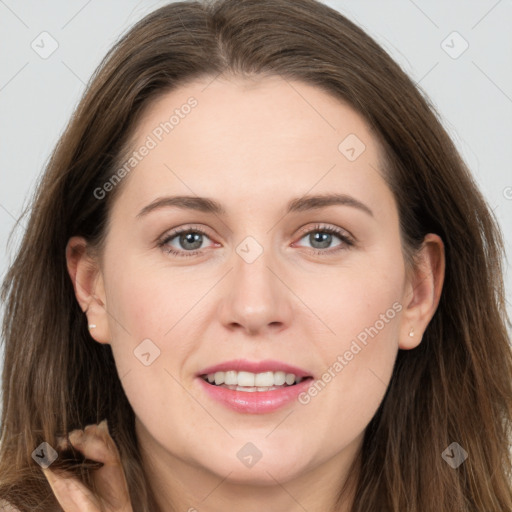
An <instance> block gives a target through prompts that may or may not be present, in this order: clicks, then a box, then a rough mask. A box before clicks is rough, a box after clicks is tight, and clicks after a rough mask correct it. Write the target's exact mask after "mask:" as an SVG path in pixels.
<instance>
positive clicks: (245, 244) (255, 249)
mask: <svg viewBox="0 0 512 512" xmlns="http://www.w3.org/2000/svg"><path fill="white" fill-rule="evenodd" d="M236 253H237V254H238V255H239V256H240V257H241V258H242V259H243V260H244V261H245V262H246V263H254V262H255V261H256V260H257V259H258V258H259V257H260V256H261V255H262V254H263V247H262V246H261V244H259V243H258V241H257V240H256V239H255V238H253V237H252V236H248V237H246V238H244V239H243V240H242V241H241V242H240V243H239V244H238V245H237V247H236Z"/></svg>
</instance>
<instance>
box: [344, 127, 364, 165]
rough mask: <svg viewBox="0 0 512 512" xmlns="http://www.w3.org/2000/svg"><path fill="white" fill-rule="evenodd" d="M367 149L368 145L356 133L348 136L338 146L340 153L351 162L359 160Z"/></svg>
mask: <svg viewBox="0 0 512 512" xmlns="http://www.w3.org/2000/svg"><path fill="white" fill-rule="evenodd" d="M365 149H366V145H365V144H364V142H363V141H362V140H361V139H360V138H359V137H358V136H357V135H356V134H355V133H351V134H350V135H347V136H346V137H345V138H344V139H343V140H342V141H341V142H340V144H339V145H338V151H339V152H340V153H341V154H342V155H343V156H344V157H345V158H346V159H347V160H348V161H350V162H354V161H355V160H357V159H358V158H359V157H360V156H361V155H362V154H363V153H364V150H365Z"/></svg>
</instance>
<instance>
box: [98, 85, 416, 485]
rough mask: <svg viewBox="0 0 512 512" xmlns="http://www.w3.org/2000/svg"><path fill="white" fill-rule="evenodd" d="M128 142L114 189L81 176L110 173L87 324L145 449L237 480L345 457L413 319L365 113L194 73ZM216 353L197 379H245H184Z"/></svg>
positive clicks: (392, 209)
mask: <svg viewBox="0 0 512 512" xmlns="http://www.w3.org/2000/svg"><path fill="white" fill-rule="evenodd" d="M191 98H192V99H191ZM187 105H188V106H187ZM171 116H174V117H173V118H171ZM166 123H167V124H166ZM143 147H145V148H146V149H145V150H144V149H141V148H143ZM133 150H134V151H137V155H135V156H133V155H132V156H133V158H134V160H132V161H131V163H130V162H129V161H128V159H127V161H126V163H127V166H126V167H125V172H124V173H123V172H120V173H118V176H119V177H122V179H123V182H122V183H121V185H119V184H118V185H111V186H110V187H109V185H108V184H107V185H106V186H105V187H103V188H102V190H101V191H97V194H98V197H101V196H102V194H103V195H104V194H106V193H109V191H110V188H112V187H115V186H122V187H123V188H122V192H121V193H120V195H119V196H118V197H117V198H116V201H115V203H114V205H113V209H112V211H111V224H110V226H109V232H108V237H107V243H106V246H105V252H104V254H103V259H102V263H101V272H100V274H99V281H97V283H96V284H97V286H96V288H95V294H96V296H97V297H98V298H99V299H101V301H102V302H103V303H104V304H105V311H104V314H103V315H101V314H98V315H97V317H96V318H93V319H92V320H93V322H94V323H95V324H97V328H96V329H95V330H94V331H92V332H91V333H92V336H94V337H95V338H96V339H97V341H100V342H103V343H107V342H108V343H110V344H111V346H112V349H113V354H114V358H115V362H116V365H117V370H118V373H119V376H120V378H121V381H122V385H123V387H124V390H125V392H126V395H127V397H128V399H129V401H130V403H131V405H132V407H133V409H134V411H135V415H136V418H137V433H138V435H139V437H140V439H141V442H142V444H143V446H145V448H146V450H147V451H148V452H152V453H153V454H154V458H158V459H160V460H166V461H168V462H171V461H173V460H179V461H180V462H181V463H184V464H185V465H188V466H190V467H200V468H203V469H204V470H206V471H208V472H210V473H213V474H215V475H219V476H222V477H223V478H224V477H225V476H226V475H228V474H229V478H230V479H233V480H238V481H240V482H242V481H247V482H248V481H250V482H261V483H264V482H272V483H274V482H275V480H277V481H280V482H284V481H286V480H288V479H291V478H293V477H296V476H298V475H301V474H304V473H306V472H308V471H309V470H312V469H314V468H317V467H318V466H319V465H322V464H324V465H329V464H336V463H339V464H340V465H341V464H342V462H343V461H345V462H346V461H349V460H351V458H352V457H353V456H354V454H355V452H356V450H357V449H358V448H359V446H360V443H361V440H362V436H363V433H364V430H365V428H366V426H367V425H368V423H369V422H370V420H371V418H372V416H373V415H374V414H375V412H376V410H377V408H378V406H379V404H380V403H381V401H382V399H383V396H384V394H385V391H386V388H387V385H388V382H389V380H390V377H391V374H392V369H393V364H394V361H395V357H396V355H397V351H398V349H399V348H400V347H402V348H412V347H413V346H415V345H416V344H417V343H418V342H419V341H420V338H421V334H422V333H421V331H422V326H421V325H414V323H413V322H412V321H411V319H412V318H414V316H413V314H412V313H411V311H412V310H413V296H414V293H413V292H414V287H413V285H412V283H410V282H409V281H408V279H407V277H406V267H405V264H404V258H403V254H402V247H401V241H400V233H399V223H398V214H397V207H396V204H395V200H394V198H393V195H392V193H391V191H390V189H389V188H388V186H387V184H386V182H385V181H384V179H383V177H382V176H381V172H380V169H381V164H380V163H379V152H378V147H377V143H376V140H375V138H374V136H373V135H372V134H371V133H370V131H369V129H368V127H367V126H366V124H365V123H364V121H363V119H362V118H361V117H360V116H359V115H358V114H356V113H355V112H354V111H353V110H352V109H351V108H349V107H347V106H346V105H344V104H343V103H341V102H340V101H338V100H337V99H335V98H333V97H332V96H330V95H328V94H327V93H325V92H323V91H321V90H320V89H318V88H315V87H313V86H309V85H305V84H303V83H300V82H287V81H284V80H282V79H279V78H260V79H257V80H252V81H249V80H244V79H234V78H233V79H230V80H221V79H216V80H213V81H212V79H211V78H210V79H208V80H206V79H205V80H201V81H196V82H194V83H192V84H188V85H186V87H183V88H180V89H178V90H175V91H173V92H170V93H168V94H166V95H165V96H163V97H161V98H160V99H159V100H158V101H156V102H154V103H153V104H152V105H151V108H150V109H149V110H148V111H147V112H146V113H145V116H144V117H143V119H142V120H141V122H140V123H139V126H138V130H137V134H136V138H135V140H134V144H133ZM123 174H126V176H124V177H123V176H122V175H123ZM178 196H186V197H187V198H188V199H181V200H172V201H171V198H173V197H178ZM317 196H318V198H317ZM313 198H317V199H313ZM322 198H324V199H325V198H330V199H329V201H325V200H324V199H322ZM336 198H337V199H336ZM98 200H104V197H103V198H100V199H98ZM207 200H208V202H207ZM156 201H161V203H160V204H159V205H156V203H155V202H156ZM213 204H214V205H215V208H214V207H213V206H212V205H213ZM150 205H152V206H150ZM176 230H183V232H184V234H183V233H182V234H181V235H180V234H177V235H176V234H175V231H176ZM331 230H332V232H331ZM89 320H91V318H90V319H89ZM412 327H414V328H415V334H414V336H413V337H409V331H410V329H411V328H412ZM269 361H271V363H269ZM226 362H227V366H221V367H220V369H222V370H226V371H229V373H224V374H222V372H218V373H217V374H216V375H214V376H213V377H212V376H211V378H212V379H213V378H216V379H217V382H221V381H222V378H224V379H225V378H228V381H229V382H237V385H240V386H242V387H243V388H244V389H243V390H238V391H237V390H234V389H229V388H224V387H215V385H214V384H210V383H207V382H206V381H205V380H204V379H203V378H202V377H201V375H204V374H205V373H210V374H214V373H215V372H214V371H213V370H214V368H212V367H215V366H217V365H222V364H223V363H226ZM258 363H261V364H259V366H258ZM292 367H293V368H292ZM294 370H295V371H294ZM299 370H300V371H302V372H303V375H302V377H303V380H302V382H300V383H299V384H297V385H296V386H297V387H296V388H295V386H293V387H290V386H283V385H282V380H283V378H284V379H286V374H294V375H295V376H298V375H299V374H300V371H299ZM236 371H238V372H239V373H234V372H236ZM269 371H271V372H273V373H270V374H269V373H268V372H269ZM283 373H284V375H283ZM257 374H264V375H263V376H259V375H257ZM255 375H257V376H256V377H255ZM288 378H289V379H291V380H290V382H293V375H292V377H288ZM231 379H236V380H231ZM255 379H256V380H255ZM268 379H269V380H268ZM273 379H275V380H273ZM251 383H254V384H255V385H256V387H262V388H265V387H268V386H273V385H274V386H275V385H277V384H279V387H278V389H273V390H266V391H258V390H254V388H251V389H252V391H251V390H247V386H249V387H250V386H251ZM315 390H316V391H315Z"/></svg>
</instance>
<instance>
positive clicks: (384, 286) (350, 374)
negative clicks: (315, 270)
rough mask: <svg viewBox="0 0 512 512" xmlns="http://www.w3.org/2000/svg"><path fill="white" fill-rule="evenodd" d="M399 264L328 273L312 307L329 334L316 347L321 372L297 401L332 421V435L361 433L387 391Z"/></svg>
mask: <svg viewBox="0 0 512 512" xmlns="http://www.w3.org/2000/svg"><path fill="white" fill-rule="evenodd" d="M397 261H398V262H400V263H398V264H397V263H393V262H397ZM402 261H403V260H402V259H401V258H400V256H398V259H394V258H388V259H387V260H386V261H384V259H383V258H380V259H379V261H377V259H376V260H375V261H374V262H373V264H365V265H362V266H361V267H358V268H355V267H354V268H351V269H349V270H347V271H343V272H339V273H337V274H336V275H334V274H333V275H332V276H331V279H329V280H328V281H327V280H326V281H325V283H324V284H325V286H324V288H323V290H324V291H326V292H325V293H324V294H323V295H322V300H320V297H318V300H317V302H316V303H315V302H313V303H312V304H314V306H313V307H315V308H316V310H317V311H318V312H320V313H321V314H322V318H323V319H324V320H325V323H326V324H327V325H328V326H329V328H330V329H331V330H332V331H333V333H331V335H326V336H324V337H323V341H321V340H318V341H317V343H316V349H317V350H318V351H320V352H321V356H322V361H323V364H324V369H325V371H324V372H323V373H322V375H321V376H320V378H318V379H317V381H316V383H315V384H314V385H312V386H311V387H310V388H309V390H308V392H307V393H305V394H303V395H302V396H301V397H299V402H300V403H302V404H303V405H304V406H306V407H310V408H311V409H310V412H311V416H313V417H317V418H324V419H327V418H326V416H329V417H330V418H333V421H336V422H337V423H338V425H340V429H339V430H338V431H337V432H338V434H336V435H339V436H346V435H347V434H348V433H349V432H350V433H351V434H352V435H356V434H357V433H358V432H360V431H361V430H362V429H364V428H365V427H366V426H367V424H368V423H369V422H370V420H371V418H372V417H373V415H374V414H375V412H376V410H377V408H378V407H379V405H380V403H381V401H382V399H383V397H384V394H385V392H386V389H387V386H388V383H389V380H390V378H391V375H392V371H393V367H394V362H395V359H396V355H397V351H398V335H399V324H400V315H401V311H402V309H404V305H403V304H402V303H401V300H402V294H401V292H402V289H403V283H404V277H405V269H404V266H403V264H402ZM317 282H318V281H317ZM310 298H311V296H310ZM329 423H330V421H326V422H325V424H329ZM331 424H332V423H331ZM341 425H343V428H341Z"/></svg>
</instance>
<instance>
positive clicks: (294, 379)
mask: <svg viewBox="0 0 512 512" xmlns="http://www.w3.org/2000/svg"><path fill="white" fill-rule="evenodd" d="M200 377H201V378H202V379H203V380H204V381H205V382H207V383H208V384H210V385H212V386H217V387H223V388H226V389H231V390H232V391H245V392H249V393H254V392H265V391H273V390H279V389H284V388H287V387H293V386H296V385H297V384H299V383H300V382H302V381H305V380H310V379H312V378H313V377H310V376H307V377H298V376H296V375H295V374H293V373H285V372H282V371H278V372H270V371H269V372H262V373H251V372H245V371H240V372H237V371H234V370H228V371H225V372H215V373H209V374H204V375H201V376H200Z"/></svg>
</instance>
